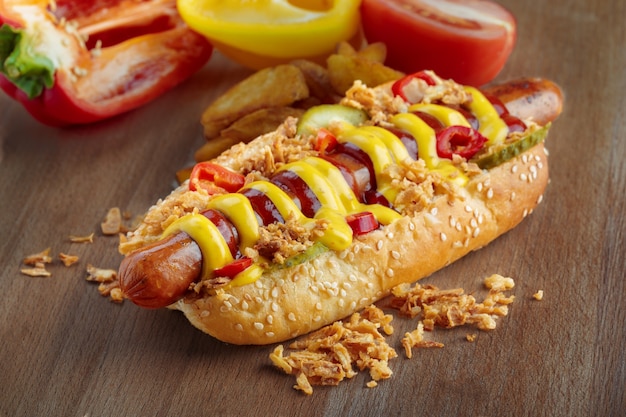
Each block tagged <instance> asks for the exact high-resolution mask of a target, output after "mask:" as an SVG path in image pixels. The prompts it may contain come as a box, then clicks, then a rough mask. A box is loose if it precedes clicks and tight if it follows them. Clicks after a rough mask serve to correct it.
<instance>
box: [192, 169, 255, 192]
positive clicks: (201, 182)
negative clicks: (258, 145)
mask: <svg viewBox="0 0 626 417" xmlns="http://www.w3.org/2000/svg"><path fill="white" fill-rule="evenodd" d="M244 183H245V177H244V176H243V175H241V174H238V173H236V172H233V171H231V170H228V169H226V168H224V167H222V166H220V165H217V164H214V163H212V162H200V163H197V164H196V165H195V166H194V167H193V169H192V170H191V175H190V176H189V190H191V191H197V190H198V189H204V190H206V191H207V192H208V193H209V194H216V193H219V192H223V191H224V190H225V191H227V192H229V193H235V192H237V191H239V189H240V188H241V187H243V185H244Z"/></svg>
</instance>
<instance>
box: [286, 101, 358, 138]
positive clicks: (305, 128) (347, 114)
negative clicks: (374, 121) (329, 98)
mask: <svg viewBox="0 0 626 417" xmlns="http://www.w3.org/2000/svg"><path fill="white" fill-rule="evenodd" d="M368 119H369V116H368V115H367V113H366V112H365V111H363V110H359V109H355V108H354V107H348V106H342V105H340V104H322V105H319V106H315V107H311V108H310V109H309V110H307V111H306V113H304V114H303V115H302V117H301V118H300V121H299V122H298V128H297V133H298V134H300V135H304V134H314V133H316V132H317V131H318V130H319V129H320V128H322V127H328V126H330V125H331V124H332V123H348V124H351V125H353V126H359V125H361V124H363V123H364V122H365V121H367V120H368Z"/></svg>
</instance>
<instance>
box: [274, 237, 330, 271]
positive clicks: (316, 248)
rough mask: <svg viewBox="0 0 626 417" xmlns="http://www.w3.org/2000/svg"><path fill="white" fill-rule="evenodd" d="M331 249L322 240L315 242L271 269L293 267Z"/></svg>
mask: <svg viewBox="0 0 626 417" xmlns="http://www.w3.org/2000/svg"><path fill="white" fill-rule="evenodd" d="M329 250H330V249H329V248H328V246H326V245H324V244H323V243H320V242H315V243H314V244H313V245H312V246H309V247H308V248H307V249H306V250H305V251H304V252H302V253H299V254H297V255H294V256H290V257H289V258H287V259H286V260H285V262H284V263H282V264H276V265H274V266H273V267H272V268H271V269H285V268H291V267H294V266H297V265H300V264H303V263H305V262H306V261H309V260H311V259H313V258H316V257H318V256H319V255H321V254H322V253H324V252H328V251H329Z"/></svg>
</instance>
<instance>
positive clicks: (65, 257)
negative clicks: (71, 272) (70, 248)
mask: <svg viewBox="0 0 626 417" xmlns="http://www.w3.org/2000/svg"><path fill="white" fill-rule="evenodd" d="M59 259H60V260H61V262H63V265H65V266H67V267H69V266H72V265H74V264H75V263H76V262H78V259H79V258H78V256H76V255H69V254H67V253H63V252H61V253H59Z"/></svg>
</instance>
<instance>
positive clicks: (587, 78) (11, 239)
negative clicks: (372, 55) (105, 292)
mask: <svg viewBox="0 0 626 417" xmlns="http://www.w3.org/2000/svg"><path fill="white" fill-rule="evenodd" d="M502 3H503V4H505V5H506V6H507V7H509V8H510V9H511V10H512V11H513V12H514V13H515V14H516V16H517V18H518V23H519V38H518V44H517V47H516V50H515V52H514V53H513V55H512V57H511V59H510V61H509V63H508V64H507V66H506V68H505V69H504V71H503V72H502V73H501V75H500V76H499V79H500V80H504V79H508V78H515V77H519V76H542V77H546V78H550V79H553V80H555V81H556V82H558V83H559V84H560V85H561V86H562V87H563V89H564V91H565V94H566V104H565V111H564V113H563V115H562V117H561V118H560V119H559V120H558V121H557V122H556V123H555V124H554V126H553V131H552V133H551V136H550V138H549V142H548V147H549V149H550V155H551V158H550V163H551V184H550V185H549V188H548V190H547V193H546V194H545V199H544V202H543V203H542V204H541V205H540V206H539V208H538V209H537V210H536V211H535V212H534V213H533V214H532V216H530V217H529V218H528V219H526V220H525V221H524V222H523V223H522V224H521V225H520V226H519V227H518V228H517V229H515V230H514V231H512V232H510V233H508V234H507V235H505V236H503V237H502V238H500V239H499V240H497V241H496V242H494V243H493V244H491V245H490V246H488V247H487V248H485V249H483V250H482V251H480V252H477V253H474V254H471V255H470V256H467V257H466V258H464V259H462V260H461V261H459V262H457V263H455V264H453V265H451V266H450V267H448V268H446V269H444V270H442V271H440V272H439V273H437V274H435V275H433V276H432V277H430V278H428V279H427V280H426V281H424V282H428V283H433V284H436V285H437V286H439V287H441V288H455V287H463V288H465V289H466V290H467V291H473V290H477V289H480V287H481V282H482V278H483V277H485V276H487V275H489V274H491V273H495V272H497V273H500V274H504V275H508V276H511V277H513V278H514V279H515V280H516V288H515V289H514V291H513V294H515V295H516V297H517V298H516V301H515V302H514V303H513V304H512V306H511V309H510V314H509V316H507V317H505V318H503V319H501V320H500V321H499V322H498V327H497V329H495V330H494V331H491V332H481V331H476V330H475V329H473V328H469V329H468V328H460V329H455V330H438V331H435V332H434V333H433V334H432V335H429V336H430V337H432V338H434V339H436V340H439V341H442V342H444V343H445V347H444V348H443V349H422V350H420V351H418V352H416V353H415V356H414V357H413V359H411V360H409V359H406V358H405V357H404V353H403V351H402V348H401V347H400V346H399V345H398V340H399V338H400V337H401V336H402V335H403V334H404V332H405V331H408V330H411V328H412V326H413V325H414V323H413V322H410V321H402V320H396V334H395V335H394V336H393V337H392V338H390V343H392V344H394V347H396V348H397V350H398V353H399V354H400V355H399V357H398V358H397V359H395V360H393V361H392V362H391V367H392V370H393V372H394V375H393V376H392V378H391V379H389V380H386V381H383V382H381V383H380V384H379V386H378V387H376V388H371V389H370V388H367V387H366V386H365V384H366V382H367V381H369V377H368V375H367V373H366V372H362V373H360V374H359V375H358V376H356V377H355V378H353V379H351V380H348V381H346V382H343V383H341V384H340V386H339V387H333V388H316V389H315V391H314V394H313V396H310V397H308V396H305V395H303V394H302V393H301V392H299V391H296V390H294V389H293V388H292V386H293V384H294V383H295V381H294V379H293V377H290V376H287V375H284V374H282V373H280V372H278V371H277V370H276V369H275V368H273V367H272V366H271V364H270V361H269V359H268V354H269V353H270V351H271V349H272V348H273V346H265V347H234V346H229V345H226V344H224V343H221V342H219V341H216V340H214V339H212V338H211V337H209V336H206V335H204V334H203V333H201V332H199V331H198V330H196V329H195V328H193V327H192V326H191V325H189V324H188V323H187V321H186V320H185V319H184V318H183V316H182V315H181V314H179V313H176V312H171V311H168V310H158V311H149V310H143V309H139V308H137V307H135V306H134V305H132V304H130V303H128V302H126V303H123V304H121V305H118V304H114V303H111V302H110V301H108V300H107V299H106V298H104V297H102V296H100V295H99V293H98V291H97V286H96V285H94V284H92V283H88V282H86V280H85V277H86V276H87V273H86V272H85V271H86V268H87V265H88V264H92V265H94V266H96V267H100V268H113V269H115V268H117V266H118V264H119V261H120V259H121V256H120V255H119V254H118V253H117V249H116V248H117V243H118V241H117V238H116V237H105V236H102V234H101V233H100V232H99V226H100V222H101V221H102V220H103V218H104V216H105V214H106V212H107V210H108V209H109V208H110V207H113V206H117V207H120V208H121V209H122V210H124V211H127V212H130V213H132V214H133V215H139V214H141V213H143V212H144V211H145V210H146V209H147V208H148V207H149V206H150V205H151V204H152V203H153V202H155V201H156V200H157V199H158V198H159V197H162V196H165V195H166V194H167V193H168V192H169V191H170V190H171V188H172V186H173V185H174V181H175V179H174V173H175V172H176V170H178V169H180V168H182V167H184V166H186V165H188V164H189V163H190V162H191V161H192V155H193V152H194V151H195V150H196V149H197V148H198V147H199V146H200V145H201V144H202V142H203V139H202V135H201V128H200V124H199V116H200V114H201V112H202V110H203V109H204V108H205V107H206V106H207V105H208V104H209V103H210V102H211V101H212V100H213V99H214V98H215V97H216V96H218V95H219V94H220V93H221V92H223V91H224V90H225V89H226V88H227V87H228V86H230V85H232V84H233V83H234V82H236V81H237V80H239V79H241V78H242V77H244V76H245V75H247V74H248V73H249V72H248V71H247V70H245V69H243V68H241V67H239V66H238V65H236V64H234V63H232V62H229V61H227V60H226V59H224V58H223V57H222V56H220V55H219V54H216V55H215V56H214V58H213V59H212V60H211V61H210V63H209V64H208V65H207V66H206V67H205V68H204V69H203V70H202V71H201V72H199V73H198V74H196V75H195V76H194V77H193V78H192V79H191V80H189V81H188V82H187V83H185V84H184V85H182V86H180V88H177V89H176V90H174V91H172V92H170V93H168V94H166V95H165V96H164V97H162V98H160V99H158V100H156V101H155V102H153V103H151V104H150V105H148V106H146V107H144V108H142V109H139V110H137V111H134V112H131V113H129V114H126V115H123V116H121V117H118V118H116V119H114V120H110V121H108V122H105V123H100V124H96V125H92V126H86V127H76V128H71V129H53V128H49V127H46V126H43V125H41V124H39V123H37V122H35V121H33V120H32V119H31V118H30V117H29V116H28V115H27V113H26V112H25V111H24V110H23V109H22V107H20V106H19V105H17V104H16V103H14V102H12V101H10V100H9V99H8V98H7V97H6V96H4V95H2V96H0V108H1V109H2V111H1V113H0V145H1V148H0V212H1V213H2V216H1V217H0V236H1V238H2V239H1V241H0V259H2V266H3V267H2V270H1V271H0V290H1V291H0V292H1V293H2V302H0V340H1V341H2V348H1V349H2V350H1V351H0V352H2V353H1V356H0V381H2V382H1V384H0V385H1V387H2V388H1V389H0V415H1V416H44V415H45V416H86V415H88V416H94V417H95V416H109V415H111V416H137V415H146V416H148V415H150V416H173V415H177V416H198V415H222V416H242V415H246V414H252V413H254V414H256V415H262V416H264V415H272V416H274V415H277V416H291V415H302V416H304V415H311V416H313V415H325V416H334V415H342V416H345V415H350V416H375V415H390V416H396V415H419V414H421V413H427V414H429V415H433V416H453V415H472V416H478V415H485V416H492V415H515V416H520V415H529V416H530V415H532V416H548V415H555V416H588V415H599V416H600V415H601V416H616V415H618V414H621V412H623V411H624V409H626V394H625V393H626V384H625V380H626V357H625V354H624V352H625V351H626V348H625V346H626V330H625V328H626V305H625V302H624V299H625V295H626V288H625V285H624V281H625V280H624V278H625V271H626V262H625V261H624V259H625V257H624V255H625V254H626V235H625V232H626V223H625V222H624V219H625V218H626V216H625V215H624V213H625V212H626V168H625V167H626V164H624V162H623V160H624V158H625V157H626V145H625V143H626V121H625V117H624V116H625V113H624V109H625V108H626V100H625V99H624V97H625V94H626V77H625V76H624V75H625V74H624V68H626V46H625V45H626V33H625V29H624V28H625V26H624V24H623V16H625V15H626V7H625V3H624V2H623V1H621V0H607V1H602V2H598V1H592V0H579V1H575V2H571V1H566V0H554V1H550V2H546V1H539V0H535V1H532V3H533V4H532V5H530V4H528V3H530V2H517V1H514V0H506V1H505V0H503V1H502ZM92 232H95V237H94V241H93V243H83V244H79V243H71V242H70V241H69V239H68V236H69V235H87V234H90V233H92ZM47 247H50V248H51V254H52V255H53V257H55V261H54V262H53V264H52V265H50V266H49V267H48V270H49V271H51V272H52V276H51V277H49V278H31V277H27V276H25V275H22V274H21V273H20V269H21V268H22V267H23V265H22V259H23V258H24V257H25V256H26V255H28V254H32V253H35V252H39V251H41V250H43V249H45V248H47ZM60 252H65V253H71V254H75V255H78V256H79V257H80V261H79V262H78V263H77V264H75V265H73V266H71V267H69V268H66V267H65V266H63V265H62V264H61V263H60V262H59V261H58V259H56V257H57V255H58V254H59V253H60ZM540 289H542V290H544V292H545V297H544V299H543V301H536V300H534V299H533V297H532V294H533V293H535V292H536V291H537V290H540ZM468 332H469V333H473V332H476V333H477V334H478V338H477V339H476V341H474V342H473V343H470V342H468V341H467V340H465V335H466V334H467V333H468ZM418 413H419V414H418Z"/></svg>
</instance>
